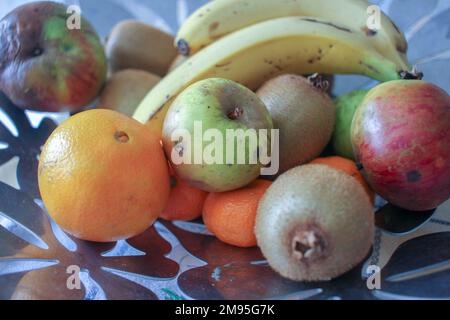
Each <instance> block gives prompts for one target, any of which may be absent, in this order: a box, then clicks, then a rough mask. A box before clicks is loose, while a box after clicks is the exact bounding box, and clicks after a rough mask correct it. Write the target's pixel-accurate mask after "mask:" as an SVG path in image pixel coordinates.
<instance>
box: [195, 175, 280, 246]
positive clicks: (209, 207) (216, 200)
mask: <svg viewBox="0 0 450 320" xmlns="http://www.w3.org/2000/svg"><path fill="white" fill-rule="evenodd" d="M271 184H272V183H271V182H270V181H266V180H256V181H254V182H253V183H251V184H250V185H248V186H246V187H244V188H242V189H239V190H235V191H229V192H223V193H210V194H209V195H208V197H207V198H206V201H205V205H204V207H203V221H204V223H205V225H206V227H207V228H208V230H209V231H211V232H212V233H213V234H214V235H215V236H216V237H217V238H218V239H219V240H221V241H223V242H225V243H227V244H231V245H234V246H237V247H243V248H248V247H254V246H256V237H255V233H254V228H255V219H256V212H257V209H258V204H259V201H260V199H261V198H262V196H263V195H264V193H265V192H266V190H267V189H268V188H269V187H270V185H271Z"/></svg>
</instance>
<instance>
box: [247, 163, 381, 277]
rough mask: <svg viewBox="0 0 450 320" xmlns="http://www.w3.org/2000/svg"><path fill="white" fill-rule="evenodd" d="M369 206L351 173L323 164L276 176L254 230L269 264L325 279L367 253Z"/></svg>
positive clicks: (370, 221)
mask: <svg viewBox="0 0 450 320" xmlns="http://www.w3.org/2000/svg"><path fill="white" fill-rule="evenodd" d="M374 230H375V222H374V210H373V207H372V204H371V203H370V200H369V197H367V194H366V193H365V190H364V188H363V187H362V186H361V185H360V184H359V183H358V182H357V181H356V180H355V179H354V178H353V177H351V176H349V175H347V174H346V173H344V172H341V171H339V170H336V169H334V168H331V167H329V166H326V165H322V164H308V165H304V166H300V167H297V168H294V169H292V170H290V171H288V172H286V173H284V174H283V175H281V176H280V177H279V178H278V179H277V180H276V181H275V182H274V183H273V184H272V186H271V187H270V188H269V189H268V190H267V192H266V194H265V195H264V197H263V198H262V199H261V202H260V204H259V207H258V213H257V217H256V226H255V234H256V238H257V242H258V246H259V247H260V249H261V251H262V253H263V255H264V256H265V257H266V259H267V261H268V263H269V265H270V266H271V267H272V268H273V269H274V270H275V271H277V272H278V273H279V274H280V275H282V276H283V277H286V278H288V279H291V280H295V281H328V280H331V279H333V278H336V277H338V276H340V275H342V274H344V273H345V272H347V271H349V270H351V269H352V268H353V267H355V266H356V265H357V264H359V263H360V262H362V261H363V259H364V258H365V257H366V256H367V254H368V253H369V250H370V248H371V246H372V243H373V239H374Z"/></svg>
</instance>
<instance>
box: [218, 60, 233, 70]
mask: <svg viewBox="0 0 450 320" xmlns="http://www.w3.org/2000/svg"><path fill="white" fill-rule="evenodd" d="M230 64H231V61H227V62H223V63H218V64H216V65H215V67H216V68H222V67H226V66H228V65H230Z"/></svg>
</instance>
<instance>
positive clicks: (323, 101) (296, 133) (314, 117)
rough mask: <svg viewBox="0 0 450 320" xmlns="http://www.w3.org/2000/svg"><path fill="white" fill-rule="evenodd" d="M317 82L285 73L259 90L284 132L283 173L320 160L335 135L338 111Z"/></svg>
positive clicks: (282, 135) (282, 142)
mask: <svg viewBox="0 0 450 320" xmlns="http://www.w3.org/2000/svg"><path fill="white" fill-rule="evenodd" d="M314 83H316V84H317V83H319V82H318V81H316V82H314V81H313V80H308V79H307V78H305V77H302V76H299V75H293V74H285V75H281V76H278V77H276V78H273V79H271V80H269V81H267V82H266V83H265V84H264V85H263V86H262V87H261V88H260V89H259V90H258V91H257V95H258V97H259V98H260V99H261V100H262V101H263V102H264V104H265V105H266V107H267V110H268V111H269V113H270V115H271V116H272V119H273V123H274V127H275V128H276V129H279V130H280V131H279V133H280V142H279V147H280V158H279V160H280V161H279V163H280V170H279V173H280V174H282V173H284V172H286V171H287V170H289V169H291V168H293V167H296V166H298V165H301V164H304V163H307V162H309V161H311V160H312V159H315V158H317V157H318V156H319V155H320V154H321V152H322V151H323V150H324V148H325V147H326V146H327V144H328V142H329V141H330V139H331V136H332V134H333V130H334V125H335V118H336V108H335V106H334V103H333V101H332V100H331V98H330V97H329V96H328V94H327V93H326V92H325V91H323V90H321V89H319V88H317V87H316V86H315V85H314ZM320 83H322V82H320Z"/></svg>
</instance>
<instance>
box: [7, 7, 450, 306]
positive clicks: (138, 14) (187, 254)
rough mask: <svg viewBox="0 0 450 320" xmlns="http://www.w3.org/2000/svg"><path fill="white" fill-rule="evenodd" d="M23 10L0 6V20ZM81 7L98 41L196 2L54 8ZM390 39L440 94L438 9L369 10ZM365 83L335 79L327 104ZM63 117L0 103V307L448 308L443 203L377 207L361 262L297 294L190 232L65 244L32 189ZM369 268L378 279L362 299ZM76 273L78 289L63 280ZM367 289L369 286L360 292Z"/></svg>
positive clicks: (448, 13) (447, 16) (157, 231)
mask: <svg viewBox="0 0 450 320" xmlns="http://www.w3.org/2000/svg"><path fill="white" fill-rule="evenodd" d="M25 2H28V1H24V0H4V1H1V2H0V16H3V15H4V14H5V13H7V12H9V11H10V10H11V9H13V8H14V7H16V6H17V5H19V4H22V3H25ZM64 2H65V3H67V4H78V5H80V6H81V8H82V10H83V13H84V14H85V16H86V18H87V19H88V20H90V21H91V22H92V23H93V24H94V26H95V28H96V29H97V30H98V32H99V33H100V35H101V36H102V37H103V38H105V37H106V35H107V34H108V33H109V31H110V30H111V28H112V27H113V26H114V25H115V24H116V23H117V22H119V21H121V20H124V19H137V20H141V21H144V22H147V23H150V24H152V25H154V26H156V27H158V28H161V29H163V30H165V31H167V32H170V33H174V32H175V31H176V30H177V29H178V27H179V25H180V24H181V22H182V21H183V20H184V19H185V18H186V17H187V15H188V14H189V13H190V12H192V11H193V10H194V9H195V8H196V7H198V6H200V5H202V4H203V3H205V2H206V1H205V0H193V1H188V0H178V1H176V0H171V1H164V2H163V1H150V0H145V1H136V0H130V1H120V0H107V1H106V0H105V1H101V4H99V3H100V2H96V1H89V0H79V1H75V0H70V1H64ZM372 2H373V3H375V4H377V5H379V6H380V7H381V8H382V9H383V10H384V11H385V12H387V13H388V14H389V16H390V17H391V18H392V19H393V20H394V21H395V23H396V24H397V25H398V26H399V27H400V29H402V30H403V31H404V32H405V34H406V38H407V40H408V42H409V44H410V50H409V58H410V60H411V61H412V62H413V64H414V65H417V68H418V69H419V70H420V71H423V72H424V74H425V80H428V81H431V82H433V83H435V84H437V85H439V86H440V87H442V88H443V89H445V90H446V91H447V92H450V78H449V77H448V76H446V73H445V72H446V71H447V70H448V63H449V60H450V29H449V24H448V21H449V20H450V3H449V2H448V1H447V0H426V1H425V0H414V1H412V0H409V1H405V0H378V1H372ZM373 84H374V83H373V81H371V80H368V78H364V77H359V76H338V77H336V83H335V86H334V94H339V93H343V92H347V91H350V90H353V89H356V88H366V87H371V86H372V85H373ZM68 116H69V114H68V113H60V114H52V113H38V112H29V111H26V112H24V111H21V110H19V109H17V108H16V107H15V106H13V105H12V103H11V102H10V101H8V99H7V98H6V97H5V96H4V95H3V94H0V288H1V289H0V299H11V298H14V299H29V298H34V299H89V300H95V299H163V300H164V299H166V300H173V299H177V300H178V299H410V298H413V299H443V298H450V289H449V287H448V286H447V285H446V284H447V283H448V281H450V271H449V270H450V251H449V250H448V247H449V246H450V201H447V202H446V203H444V204H443V205H442V206H441V207H439V208H438V209H437V210H436V211H434V212H430V213H429V214H426V213H423V214H418V213H416V214H411V213H409V214H407V213H405V212H404V211H402V210H399V209H396V208H394V207H392V206H390V205H386V206H383V203H379V211H378V212H377V226H378V228H377V231H376V235H375V245H374V248H373V252H372V253H371V255H370V256H369V257H367V259H366V262H364V263H362V264H360V265H359V266H358V267H356V268H354V269H353V270H352V271H351V272H349V273H347V274H345V275H344V276H341V277H339V278H337V279H335V280H333V281H330V282H321V283H297V282H292V281H289V280H286V279H283V278H281V277H280V276H278V275H277V274H276V273H275V272H273V271H272V270H271V269H270V267H269V266H268V264H267V262H266V261H265V260H264V258H263V256H262V255H261V253H260V251H259V250H258V249H256V248H255V249H238V248H235V247H231V246H229V245H226V244H223V243H221V242H220V241H218V240H217V239H216V238H214V237H212V236H211V234H210V233H209V232H208V231H207V230H206V228H205V227H204V225H203V224H202V223H201V222H199V221H197V222H173V223H169V222H162V221H158V222H157V223H156V224H155V225H154V226H153V227H151V228H150V229H149V230H147V231H146V232H144V233H143V234H141V235H139V236H137V237H134V238H132V239H129V240H127V241H119V242H117V243H106V244H95V243H90V242H85V241H80V240H77V239H75V238H72V237H70V236H68V235H66V234H65V233H64V232H63V231H62V230H61V229H60V228H59V227H58V226H57V225H56V224H55V223H54V222H53V221H51V219H50V218H49V216H48V214H47V213H46V211H45V208H44V206H43V204H42V201H41V200H40V195H39V190H38V186H37V166H38V157H39V154H40V150H41V146H42V145H43V143H44V142H45V140H46V139H47V137H48V135H49V134H50V133H51V132H52V130H53V129H54V128H55V127H56V125H57V124H59V123H61V121H63V120H64V119H66V118H67V117H68ZM370 266H378V267H379V268H380V270H381V277H380V283H379V287H378V288H377V290H373V286H371V285H370V283H372V282H371V280H370V278H369V281H367V275H368V273H370V271H369V270H370V268H369V267H370ZM77 271H79V275H80V277H79V278H80V279H79V280H80V281H79V283H78V281H77V279H75V278H73V277H71V275H73V274H74V273H75V272H77ZM368 283H369V285H368Z"/></svg>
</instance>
